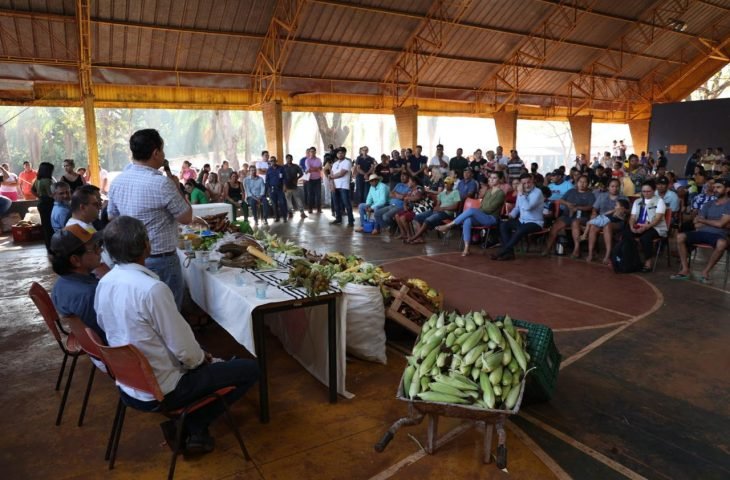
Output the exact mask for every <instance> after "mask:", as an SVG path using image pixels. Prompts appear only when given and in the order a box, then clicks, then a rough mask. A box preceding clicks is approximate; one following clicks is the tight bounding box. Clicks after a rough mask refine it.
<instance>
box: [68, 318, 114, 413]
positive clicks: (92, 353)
mask: <svg viewBox="0 0 730 480" xmlns="http://www.w3.org/2000/svg"><path fill="white" fill-rule="evenodd" d="M63 319H64V321H65V322H66V323H67V324H68V327H69V329H70V330H71V333H72V334H73V336H74V338H75V339H76V341H77V343H78V345H79V346H80V347H81V350H83V351H84V353H86V354H87V355H88V356H89V359H93V360H96V362H98V364H97V363H94V362H93V361H92V362H91V363H92V364H91V371H90V372H89V381H88V382H87V384H86V392H85V393H84V401H83V403H82V404H81V413H80V414H79V422H78V426H79V427H80V426H81V425H82V424H83V423H84V415H85V414H86V406H87V405H88V403H89V394H90V393H91V387H92V385H93V384H94V373H96V369H97V368H99V365H102V366H104V365H103V363H104V360H102V358H101V351H100V350H99V348H98V347H97V346H96V344H97V343H99V344H101V343H102V342H101V339H99V338H98V337H96V339H95V340H94V339H91V337H89V334H88V333H86V324H84V322H82V321H81V319H80V318H79V317H77V316H75V315H72V316H70V317H63ZM89 330H90V331H92V332H93V330H91V329H89ZM103 371H104V373H108V369H106V368H104V370H103Z"/></svg>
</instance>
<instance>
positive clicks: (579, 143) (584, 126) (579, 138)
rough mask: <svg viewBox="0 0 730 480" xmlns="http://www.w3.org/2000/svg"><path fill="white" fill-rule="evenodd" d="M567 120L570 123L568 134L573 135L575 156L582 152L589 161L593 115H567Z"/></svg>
mask: <svg viewBox="0 0 730 480" xmlns="http://www.w3.org/2000/svg"><path fill="white" fill-rule="evenodd" d="M568 122H569V123H570V134H571V135H572V136H573V146H574V147H575V154H576V156H578V155H580V154H581V153H582V154H584V155H585V156H586V158H587V159H588V160H589V161H590V158H591V133H592V132H593V115H574V116H571V117H568Z"/></svg>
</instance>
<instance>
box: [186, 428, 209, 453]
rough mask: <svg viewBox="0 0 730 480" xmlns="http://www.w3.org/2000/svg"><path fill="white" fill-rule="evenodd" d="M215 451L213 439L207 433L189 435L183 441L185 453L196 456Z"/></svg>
mask: <svg viewBox="0 0 730 480" xmlns="http://www.w3.org/2000/svg"><path fill="white" fill-rule="evenodd" d="M214 449H215V439H214V438H213V437H211V436H210V434H209V433H208V432H204V433H191V434H190V435H188V438H187V440H186V441H185V453H186V454H191V455H196V454H203V453H210V452H212V451H213V450H214Z"/></svg>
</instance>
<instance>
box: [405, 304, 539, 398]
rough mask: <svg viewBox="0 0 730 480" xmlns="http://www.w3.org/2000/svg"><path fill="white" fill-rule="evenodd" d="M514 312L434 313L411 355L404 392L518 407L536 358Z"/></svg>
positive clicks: (424, 325)
mask: <svg viewBox="0 0 730 480" xmlns="http://www.w3.org/2000/svg"><path fill="white" fill-rule="evenodd" d="M525 346H526V345H525V339H524V338H523V335H522V333H521V332H519V331H518V330H517V329H516V328H515V327H514V325H513V324H512V320H511V319H510V317H509V315H506V316H505V317H504V320H503V321H497V322H493V321H492V319H491V318H490V317H489V315H488V314H487V313H486V312H484V311H481V312H469V313H467V314H466V315H459V314H457V313H456V312H451V313H448V314H447V313H445V312H443V311H442V312H441V313H439V314H433V315H432V316H431V318H430V319H429V320H428V321H427V322H426V323H424V324H423V328H422V329H421V334H420V335H419V337H418V340H417V341H416V344H415V345H414V347H413V352H412V354H411V356H409V357H407V358H408V366H407V367H406V370H405V372H404V374H403V394H404V396H405V397H407V398H410V399H412V400H422V401H426V402H439V403H453V404H464V405H472V406H477V407H481V408H486V409H494V408H499V409H506V410H512V409H513V408H514V407H515V405H516V404H517V400H518V398H519V394H520V388H521V382H522V379H523V378H524V376H525V375H526V374H527V372H528V370H527V362H528V361H529V359H530V357H529V354H528V353H527V351H526V349H525Z"/></svg>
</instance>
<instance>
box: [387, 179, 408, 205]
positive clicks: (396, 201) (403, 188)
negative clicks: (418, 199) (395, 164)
mask: <svg viewBox="0 0 730 480" xmlns="http://www.w3.org/2000/svg"><path fill="white" fill-rule="evenodd" d="M410 191H411V190H410V189H409V188H408V185H406V184H405V183H399V184H397V185H396V186H395V188H394V189H393V192H394V193H400V194H401V195H407V194H408V192H410ZM390 204H391V205H392V206H394V207H398V208H403V200H401V199H400V198H392V197H391V199H390Z"/></svg>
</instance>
